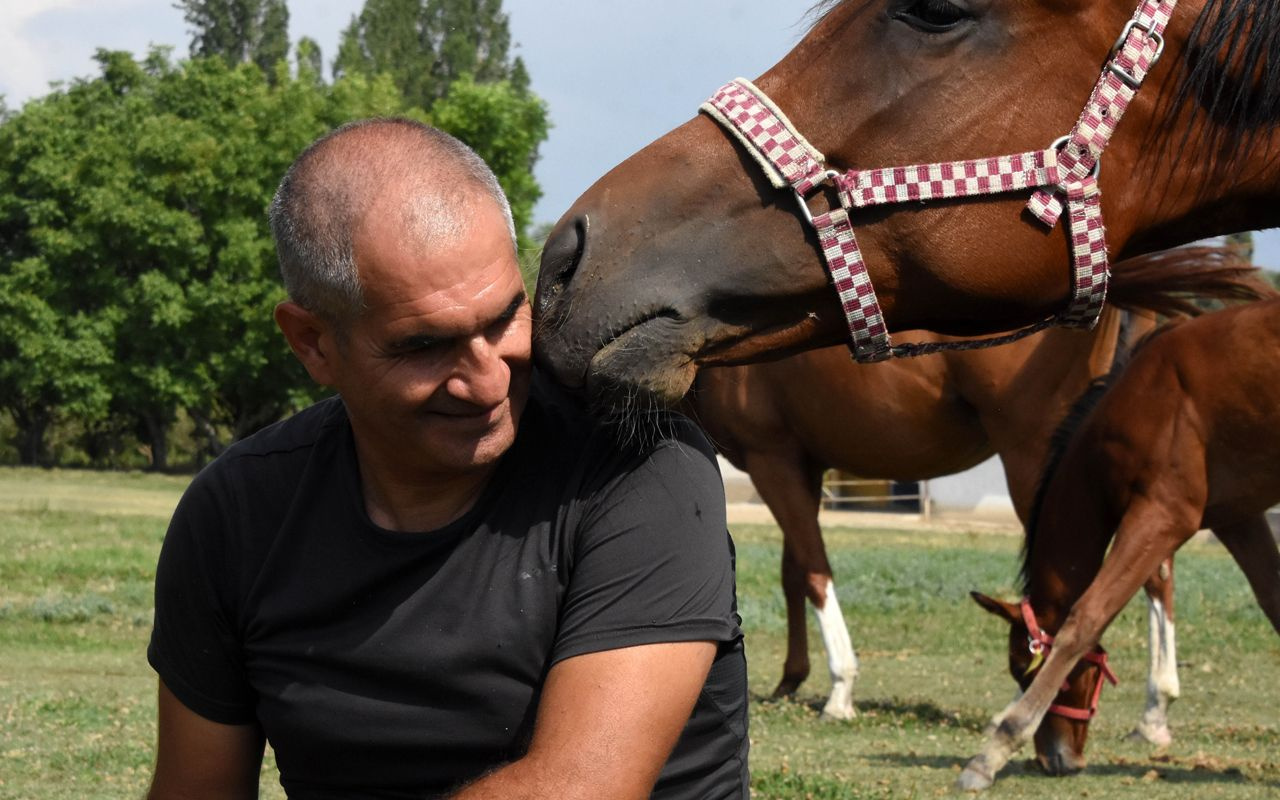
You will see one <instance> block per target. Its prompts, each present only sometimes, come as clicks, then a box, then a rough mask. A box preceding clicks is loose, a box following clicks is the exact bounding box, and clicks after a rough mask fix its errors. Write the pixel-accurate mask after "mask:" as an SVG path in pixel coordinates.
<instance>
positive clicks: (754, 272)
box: [535, 0, 1280, 413]
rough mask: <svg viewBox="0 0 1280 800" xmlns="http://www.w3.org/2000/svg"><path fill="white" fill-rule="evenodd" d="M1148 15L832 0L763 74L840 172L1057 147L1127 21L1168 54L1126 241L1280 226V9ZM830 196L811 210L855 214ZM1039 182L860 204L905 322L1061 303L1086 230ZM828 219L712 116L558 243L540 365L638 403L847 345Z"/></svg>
mask: <svg viewBox="0 0 1280 800" xmlns="http://www.w3.org/2000/svg"><path fill="white" fill-rule="evenodd" d="M1135 2H1137V0H1072V2H1063V0H1019V1H1017V2H1015V0H966V2H959V0H957V2H956V3H954V4H953V3H952V2H949V0H844V1H843V2H828V3H825V4H823V6H824V10H823V11H822V13H821V16H820V18H819V19H818V20H817V22H816V24H815V25H814V26H813V28H812V29H811V30H810V32H809V33H808V34H807V35H806V36H805V37H804V39H803V40H802V41H801V42H800V43H799V44H798V45H797V46H796V47H795V48H794V49H793V50H792V51H791V52H790V53H789V54H788V55H787V56H786V57H784V58H783V59H782V60H781V61H780V62H779V63H778V64H777V65H776V66H774V67H773V68H772V69H770V70H769V71H768V72H767V73H765V75H763V76H762V77H760V78H759V79H758V80H757V81H756V83H757V85H758V86H759V88H760V89H761V90H763V91H765V92H767V93H768V94H769V95H770V96H771V97H772V99H773V101H774V103H776V105H777V107H778V108H780V109H781V110H782V111H784V112H785V113H786V114H787V115H788V116H789V117H790V119H791V121H792V122H794V123H795V127H796V128H797V129H798V131H799V132H800V133H802V134H804V135H805V136H806V137H807V139H808V141H809V142H811V143H812V144H813V145H814V146H815V147H816V148H817V149H819V150H821V151H823V152H824V153H825V154H826V157H827V164H828V165H829V166H831V167H832V168H838V169H839V170H847V169H850V168H852V167H859V168H879V167H889V166H893V165H900V164H919V163H924V162H941V161H945V160H949V159H963V158H975V157H986V156H996V155H1000V154H1006V153H1020V152H1029V151H1030V149H1032V148H1049V149H1051V148H1050V143H1051V142H1053V141H1054V140H1055V139H1056V138H1057V137H1060V136H1061V135H1062V134H1064V133H1066V132H1067V131H1069V130H1071V129H1072V125H1073V123H1074V122H1075V121H1076V120H1077V119H1078V118H1079V117H1080V116H1081V109H1082V108H1083V107H1085V105H1086V103H1087V102H1088V101H1089V98H1090V96H1091V94H1090V93H1091V87H1093V86H1095V85H1096V83H1097V81H1098V79H1099V74H1100V71H1101V69H1102V66H1103V64H1104V62H1106V61H1107V58H1108V52H1109V50H1110V48H1111V47H1112V43H1113V42H1114V41H1115V40H1116V37H1117V35H1118V34H1120V33H1122V32H1124V34H1125V36H1126V37H1127V38H1126V41H1128V42H1134V41H1136V42H1138V43H1139V44H1140V45H1141V46H1142V47H1144V48H1148V51H1154V50H1156V49H1162V52H1163V56H1162V57H1161V58H1160V60H1159V62H1158V63H1157V64H1156V65H1155V67H1154V69H1153V71H1152V72H1151V73H1150V75H1149V77H1148V78H1147V79H1146V81H1145V83H1144V84H1143V85H1142V87H1141V89H1140V91H1138V93H1137V94H1136V96H1135V99H1134V100H1133V102H1132V104H1131V105H1129V106H1128V110H1127V112H1126V113H1125V115H1124V117H1123V119H1121V120H1119V123H1118V126H1117V128H1116V132H1115V135H1114V136H1113V137H1111V139H1110V144H1109V145H1108V147H1107V149H1106V152H1105V156H1104V157H1103V159H1102V160H1103V161H1104V162H1105V164H1104V165H1103V167H1102V170H1101V176H1100V178H1099V185H1100V186H1101V189H1102V194H1101V197H1102V200H1101V208H1102V211H1103V214H1104V218H1105V221H1106V238H1107V243H1108V245H1109V248H1110V252H1111V253H1113V254H1114V255H1116V256H1117V257H1129V256H1133V255H1136V254H1139V253H1145V252H1151V251H1154V250H1158V249H1163V248H1167V247H1171V246H1173V245H1177V244H1181V243H1184V242H1187V241H1191V240H1194V239H1199V238H1203V237H1206V236H1209V235H1213V234H1218V233H1225V232H1229V231H1236V230H1249V229H1257V228H1265V227H1270V226H1274V225H1277V224H1280V196H1278V195H1280V158H1277V157H1276V156H1277V146H1278V142H1277V139H1276V125H1277V122H1278V121H1280V80H1278V79H1277V78H1276V76H1277V73H1278V72H1280V0H1181V2H1180V3H1178V4H1177V6H1176V8H1175V9H1174V10H1173V15H1172V18H1171V20H1170V22H1169V25H1168V27H1167V28H1166V29H1165V31H1164V35H1163V38H1162V39H1160V40H1159V41H1158V40H1157V38H1158V37H1153V36H1146V34H1144V33H1143V31H1144V30H1145V29H1144V28H1142V27H1141V26H1139V27H1137V28H1135V27H1133V26H1127V25H1126V20H1128V19H1130V17H1131V16H1132V14H1133V13H1134V5H1135ZM1171 2H1172V0H1161V4H1162V5H1163V6H1167V5H1169V4H1170V3H1171ZM1135 31H1136V32H1135ZM1157 45H1159V48H1157ZM1122 71H1123V70H1121V72H1122ZM1111 72H1114V70H1111ZM727 77H729V76H728V75H726V78H727ZM1117 80H1119V78H1117ZM713 88H714V87H708V93H710V91H711V90H712V89H713ZM618 113H626V104H625V102H620V103H619V104H618ZM1098 113H1099V114H1101V115H1104V116H1105V115H1106V114H1107V113H1108V111H1107V110H1106V109H1103V110H1101V111H1099V112H1098ZM1045 152H1047V151H1045ZM1054 152H1057V151H1054ZM825 191H827V195H826V196H825V200H824V198H822V197H818V196H813V197H811V198H810V199H809V210H810V211H814V212H819V211H822V210H823V209H824V208H826V207H827V206H828V205H829V204H831V203H832V202H834V197H833V195H832V193H831V191H830V189H829V188H828V189H827V190H825ZM1030 193H1031V192H1030V190H1026V191H1018V192H1011V193H1007V194H998V195H992V196H989V197H984V198H976V197H969V198H958V199H935V200H929V201H927V202H910V203H906V204H901V205H893V206H886V207H882V208H862V209H854V210H853V211H852V212H851V217H850V219H851V221H852V225H853V228H854V229H855V231H856V233H857V238H858V240H859V241H860V243H861V253H862V256H863V258H864V259H865V263H866V265H867V269H868V270H869V275H870V278H871V279H872V283H873V284H874V286H875V287H876V289H877V291H878V292H879V300H880V307H881V309H882V310H883V312H884V318H885V320H886V322H887V323H888V325H889V327H890V328H891V329H895V330H898V329H910V328H927V329H930V330H937V331H942V332H946V333H951V334H958V335H972V334H976V333H981V332H986V331H994V330H1008V329H1010V328H1012V327H1015V326H1017V325H1019V324H1025V323H1029V322H1033V321H1036V320H1040V319H1042V318H1044V317H1045V316H1046V315H1049V314H1053V313H1054V312H1057V311H1059V310H1060V309H1061V307H1062V303H1063V298H1064V296H1065V295H1066V294H1067V290H1068V289H1067V287H1068V279H1069V276H1070V274H1071V270H1070V269H1069V267H1068V264H1069V263H1070V261H1069V247H1068V237H1067V236H1065V235H1064V234H1063V233H1062V232H1061V231H1059V230H1054V229H1050V228H1048V227H1046V226H1045V225H1043V224H1041V222H1040V221H1039V220H1037V219H1033V218H1032V217H1031V215H1030V214H1029V213H1028V212H1027V210H1026V204H1027V200H1028V195H1029V194H1030ZM807 213H808V212H807V211H806V210H804V209H801V208H800V207H799V206H798V205H797V203H796V197H795V195H794V193H793V192H791V191H790V190H788V189H777V188H775V187H774V185H773V184H772V183H771V182H770V181H769V180H768V179H767V178H766V176H765V174H764V172H763V171H762V170H761V169H760V168H759V166H758V165H757V163H756V161H755V159H754V157H753V155H752V154H750V153H749V152H748V150H747V149H746V148H744V147H743V145H742V144H741V143H740V142H739V141H738V139H737V138H735V137H734V136H733V135H731V134H730V133H729V132H727V131H726V130H725V129H724V128H722V127H721V126H720V125H718V124H717V123H716V122H715V121H713V119H711V118H710V117H708V116H705V115H703V116H698V117H696V118H694V119H692V120H691V121H689V122H688V123H686V124H684V125H683V126H681V127H679V128H677V129H676V130H674V131H672V132H671V133H669V134H667V135H666V136H664V137H662V138H660V139H658V140H657V141H655V142H654V143H652V144H651V145H649V146H648V147H646V148H644V149H643V150H641V151H640V152H639V153H637V154H635V155H634V156H632V157H631V158H630V159H628V160H627V161H625V162H624V163H623V164H621V165H620V166H618V167H616V168H615V169H614V170H613V171H611V172H610V173H609V174H608V175H606V176H604V177H603V178H602V179H601V180H600V181H599V182H597V183H596V184H595V186H593V187H592V188H590V189H589V190H588V191H587V192H586V193H585V194H584V195H583V196H582V197H581V198H580V199H579V200H578V201H577V202H576V203H575V204H574V206H573V207H572V208H570V209H569V210H568V212H567V213H566V214H565V216H564V217H563V218H562V219H561V221H560V222H559V223H558V225H557V227H556V229H555V230H554V231H553V233H552V235H551V237H550V238H549V240H548V243H547V247H546V249H545V251H544V254H543V260H542V270H541V276H540V279H539V286H538V293H537V299H536V306H535V307H536V314H537V317H538V319H539V323H540V324H539V325H538V327H537V330H536V332H535V345H536V354H537V357H538V359H539V361H540V363H541V364H542V365H543V366H544V367H545V368H547V369H549V370H550V371H551V372H552V373H553V374H554V375H555V376H556V377H557V378H558V379H559V380H561V381H562V382H563V383H565V384H567V385H570V386H577V387H584V389H585V390H586V391H587V393H588V394H589V395H590V396H591V397H592V398H593V401H594V403H595V405H596V407H597V408H598V409H600V410H602V411H603V412H605V413H618V412H624V411H625V410H626V409H628V408H631V407H634V406H635V405H637V403H641V404H643V403H646V402H652V401H654V400H661V401H666V402H676V401H678V400H679V398H681V397H683V396H684V394H685V392H686V391H687V389H688V388H689V386H690V385H691V383H692V380H693V377H694V374H695V373H696V371H697V370H698V369H699V368H700V367H703V366H714V365H726V364H737V363H744V362H748V361H754V360H760V359H762V358H765V357H769V356H777V355H779V354H784V353H788V352H794V351H796V350H799V349H805V348H812V347H817V346H823V345H831V344H837V343H842V342H847V340H848V337H849V331H848V329H847V328H846V325H845V315H844V311H843V310H842V308H841V304H840V301H839V300H838V299H837V296H836V294H835V292H833V291H832V288H831V285H830V282H829V279H828V277H827V275H826V274H825V272H824V269H823V267H822V261H821V259H820V258H819V256H818V253H817V252H816V245H817V238H816V234H815V232H814V229H813V228H812V227H810V226H809V225H808V224H807V223H806V220H805V217H806V215H807ZM1115 278H1116V280H1117V281H1120V280H1122V279H1123V278H1124V270H1123V269H1122V268H1119V267H1118V268H1117V269H1116V271H1115Z"/></svg>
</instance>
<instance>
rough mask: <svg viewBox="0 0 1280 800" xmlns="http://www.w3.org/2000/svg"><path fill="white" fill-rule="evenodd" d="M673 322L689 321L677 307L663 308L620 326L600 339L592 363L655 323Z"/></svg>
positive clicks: (641, 333)
mask: <svg viewBox="0 0 1280 800" xmlns="http://www.w3.org/2000/svg"><path fill="white" fill-rule="evenodd" d="M664 321H665V322H672V323H675V324H677V325H679V324H682V323H684V322H687V320H686V319H685V318H684V317H683V316H681V315H680V313H679V312H677V311H676V310H675V309H672V308H663V309H658V310H657V311H653V312H650V313H649V314H647V315H645V316H643V317H640V318H638V319H636V320H635V321H633V322H630V323H628V324H627V325H626V327H622V328H618V329H617V330H615V331H613V333H611V334H609V335H608V336H606V337H604V338H603V339H601V341H600V345H599V346H598V347H597V348H596V351H595V353H593V354H592V356H591V364H595V363H596V361H598V360H599V359H601V358H607V357H608V356H609V355H610V354H611V353H612V351H613V350H615V349H616V348H618V347H621V346H622V345H620V344H619V342H622V341H623V340H625V339H627V338H629V337H631V336H638V335H643V333H644V332H645V331H646V330H647V329H648V328H649V327H651V326H652V325H653V324H654V323H659V322H664Z"/></svg>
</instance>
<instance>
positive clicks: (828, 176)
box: [792, 169, 840, 228]
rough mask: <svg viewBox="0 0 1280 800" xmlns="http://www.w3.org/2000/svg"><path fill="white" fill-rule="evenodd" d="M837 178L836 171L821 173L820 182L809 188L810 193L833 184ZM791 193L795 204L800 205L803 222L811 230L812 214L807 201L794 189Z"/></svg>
mask: <svg viewBox="0 0 1280 800" xmlns="http://www.w3.org/2000/svg"><path fill="white" fill-rule="evenodd" d="M838 177H840V173H839V172H837V171H836V170H834V169H829V170H827V171H826V172H824V173H822V180H820V181H818V182H817V183H815V184H814V185H813V186H812V187H811V188H810V191H812V190H813V189H820V188H822V187H823V186H826V185H827V184H828V183H832V182H833V181H835V179H836V178H838ZM792 191H793V192H795V196H796V202H797V203H799V204H800V213H802V214H804V221H805V222H807V223H809V227H811V228H812V227H813V212H812V211H810V210H809V203H808V201H807V200H806V198H805V196H804V195H802V194H800V192H799V190H795V189H793V190H792Z"/></svg>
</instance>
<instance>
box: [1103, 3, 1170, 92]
mask: <svg viewBox="0 0 1280 800" xmlns="http://www.w3.org/2000/svg"><path fill="white" fill-rule="evenodd" d="M1134 28H1137V29H1138V30H1140V31H1142V32H1143V33H1145V34H1146V35H1147V40H1148V41H1154V42H1155V43H1156V52H1155V54H1154V55H1152V56H1151V63H1150V64H1148V65H1147V69H1148V70H1150V69H1151V68H1152V67H1154V66H1155V65H1156V62H1157V61H1159V60H1160V56H1161V55H1162V54H1163V53H1164V37H1163V36H1161V35H1160V34H1159V33H1156V32H1155V31H1154V30H1152V29H1151V26H1150V25H1146V24H1143V23H1141V22H1139V21H1138V20H1136V19H1131V20H1129V21H1128V22H1126V23H1125V24H1124V27H1123V28H1121V29H1120V38H1118V39H1116V43H1115V44H1114V45H1112V46H1111V53H1110V54H1109V55H1108V56H1107V69H1109V70H1111V73H1112V74H1113V75H1115V76H1116V77H1117V78H1119V79H1120V80H1121V81H1122V82H1123V83H1124V85H1125V86H1128V87H1129V88H1130V89H1132V90H1134V91H1135V92H1136V91H1137V90H1138V87H1140V86H1142V79H1140V78H1138V77H1137V76H1136V75H1134V74H1133V73H1131V72H1129V71H1128V70H1125V69H1122V68H1121V67H1120V66H1119V65H1118V64H1116V61H1115V59H1116V54H1117V53H1119V52H1120V50H1121V48H1123V47H1124V43H1125V42H1126V41H1128V39H1129V34H1131V33H1133V29H1134Z"/></svg>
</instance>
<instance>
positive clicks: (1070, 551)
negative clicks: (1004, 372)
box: [1024, 437, 1118, 630]
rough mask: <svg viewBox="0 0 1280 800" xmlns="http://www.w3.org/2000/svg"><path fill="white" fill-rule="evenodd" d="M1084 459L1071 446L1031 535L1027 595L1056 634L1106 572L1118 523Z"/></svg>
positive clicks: (1052, 477) (1027, 561)
mask: <svg viewBox="0 0 1280 800" xmlns="http://www.w3.org/2000/svg"><path fill="white" fill-rule="evenodd" d="M1076 443H1077V444H1079V437H1078V438H1077V442H1076ZM1079 455H1080V448H1077V447H1073V448H1070V449H1069V450H1068V452H1067V455H1066V456H1065V457H1064V458H1063V460H1062V462H1061V463H1060V464H1059V465H1058V467H1057V469H1055V470H1054V472H1053V474H1052V475H1051V476H1050V478H1049V480H1050V485H1049V486H1048V487H1047V490H1046V493H1045V496H1044V499H1043V501H1042V504H1041V506H1040V509H1039V511H1038V514H1037V519H1036V522H1035V530H1034V531H1029V532H1028V537H1027V548H1028V550H1027V557H1026V566H1025V576H1026V578H1025V584H1024V590H1025V594H1026V595H1027V596H1028V597H1029V598H1031V602H1032V605H1033V606H1034V607H1035V609H1036V613H1037V614H1040V615H1041V616H1042V623H1043V624H1044V626H1045V627H1046V628H1049V629H1052V630H1057V628H1058V626H1059V625H1060V624H1061V623H1062V621H1063V620H1064V619H1066V615H1067V613H1068V612H1069V611H1070V609H1071V606H1072V605H1074V604H1075V602H1076V600H1078V599H1079V598H1080V596H1081V595H1082V594H1084V592H1085V589H1087V588H1088V587H1089V584H1090V583H1091V582H1092V581H1093V579H1094V577H1095V576H1096V575H1097V574H1098V570H1099V569H1101V568H1102V560H1103V557H1104V556H1105V555H1106V552H1107V546H1108V545H1109V544H1110V543H1111V538H1112V536H1113V535H1114V532H1115V527H1116V524H1117V523H1118V520H1117V519H1116V518H1115V516H1114V514H1113V513H1111V512H1110V511H1109V505H1108V503H1107V501H1106V498H1105V494H1104V491H1103V490H1102V487H1100V486H1099V485H1098V480H1097V474H1098V473H1097V471H1096V470H1094V469H1091V468H1090V467H1091V464H1089V463H1086V462H1087V459H1085V458H1081V457H1079Z"/></svg>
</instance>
